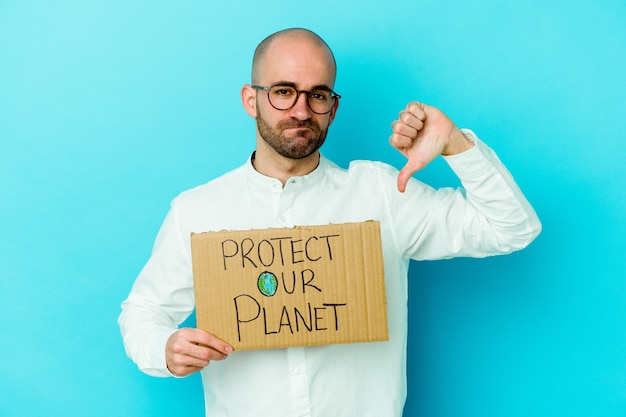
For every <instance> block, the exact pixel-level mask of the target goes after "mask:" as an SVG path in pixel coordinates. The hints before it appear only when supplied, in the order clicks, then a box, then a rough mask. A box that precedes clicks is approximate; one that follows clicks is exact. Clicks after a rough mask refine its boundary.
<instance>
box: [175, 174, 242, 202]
mask: <svg viewBox="0 0 626 417" xmlns="http://www.w3.org/2000/svg"><path fill="white" fill-rule="evenodd" d="M243 168H244V167H243V166H240V167H238V168H235V169H233V170H231V171H228V172H226V173H224V174H222V175H220V176H218V177H215V178H213V179H211V180H209V181H208V182H205V183H203V184H200V185H197V186H196V187H193V188H190V189H187V190H185V191H183V192H181V193H180V194H178V196H176V198H175V201H176V202H179V203H184V202H195V201H197V200H198V199H205V198H207V197H211V196H213V197H217V196H219V195H220V194H223V193H224V192H229V193H230V192H232V191H233V190H237V189H238V187H239V186H240V183H241V181H242V179H243V175H242V174H243Z"/></svg>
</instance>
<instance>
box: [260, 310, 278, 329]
mask: <svg viewBox="0 0 626 417" xmlns="http://www.w3.org/2000/svg"><path fill="white" fill-rule="evenodd" d="M263 329H264V330H265V334H266V335H268V334H276V333H278V331H275V332H268V331H267V313H266V312H265V307H263Z"/></svg>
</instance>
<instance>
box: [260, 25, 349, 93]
mask: <svg viewBox="0 0 626 417" xmlns="http://www.w3.org/2000/svg"><path fill="white" fill-rule="evenodd" d="M283 39H290V40H294V41H298V42H303V43H308V44H310V45H314V46H316V47H319V48H321V49H324V50H326V51H327V55H328V61H329V65H331V66H332V73H333V74H336V72H337V63H336V62H335V56H334V55H333V52H332V51H331V49H330V47H329V46H328V44H326V42H324V40H323V39H322V38H320V37H319V36H318V35H317V34H316V33H314V32H312V31H310V30H308V29H301V28H292V29H285V30H281V31H279V32H276V33H273V34H271V35H270V36H268V37H267V38H265V39H263V41H261V43H260V44H259V46H257V48H256V50H255V51H254V58H253V59H252V84H258V83H259V79H260V76H261V73H262V71H263V65H264V60H265V58H266V56H267V51H268V50H269V49H270V46H272V45H273V44H274V42H276V41H277V40H283ZM333 79H334V77H333Z"/></svg>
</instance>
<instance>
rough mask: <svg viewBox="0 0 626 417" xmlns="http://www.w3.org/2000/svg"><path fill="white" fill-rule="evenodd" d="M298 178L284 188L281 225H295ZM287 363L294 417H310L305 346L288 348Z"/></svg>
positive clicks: (279, 212) (279, 209)
mask: <svg viewBox="0 0 626 417" xmlns="http://www.w3.org/2000/svg"><path fill="white" fill-rule="evenodd" d="M299 185H300V182H299V181H298V179H290V180H288V181H287V183H286V184H285V187H284V188H283V190H282V192H281V195H280V198H279V202H278V207H277V210H276V219H275V220H276V222H277V223H278V225H279V226H280V227H293V226H296V225H295V224H294V218H293V214H294V203H295V197H296V194H297V189H298V188H299ZM287 363H288V367H289V371H288V372H289V381H290V383H289V390H290V394H291V395H290V398H291V400H292V404H293V412H292V415H293V416H294V417H296V416H297V417H308V416H310V415H311V401H310V387H309V382H308V370H307V363H306V356H305V348H304V347H296V348H289V349H287Z"/></svg>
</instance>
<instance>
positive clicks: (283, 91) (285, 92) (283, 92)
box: [274, 88, 294, 97]
mask: <svg viewBox="0 0 626 417" xmlns="http://www.w3.org/2000/svg"><path fill="white" fill-rule="evenodd" d="M274 94H276V95H277V96H281V97H288V96H292V95H293V94H294V92H293V89H291V88H276V89H274Z"/></svg>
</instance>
